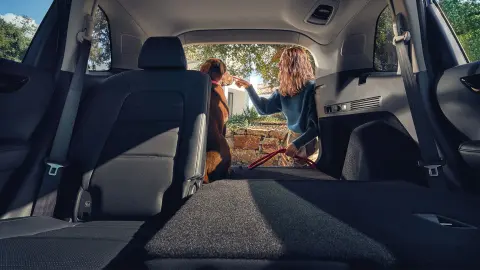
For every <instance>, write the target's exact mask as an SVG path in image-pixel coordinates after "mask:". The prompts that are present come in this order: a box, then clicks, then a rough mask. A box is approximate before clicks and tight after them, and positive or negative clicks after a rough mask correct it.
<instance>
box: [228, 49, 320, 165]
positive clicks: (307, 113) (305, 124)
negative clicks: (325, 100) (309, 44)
mask: <svg viewBox="0 0 480 270" xmlns="http://www.w3.org/2000/svg"><path fill="white" fill-rule="evenodd" d="M279 69H280V71H279V74H278V79H279V81H280V87H279V89H278V90H276V91H275V92H274V93H273V94H272V95H271V96H270V97H269V98H261V97H259V96H258V95H257V93H256V91H255V89H254V88H253V87H252V85H251V84H250V83H249V82H248V81H246V80H244V79H241V78H238V77H234V80H235V84H236V85H237V86H238V87H245V89H246V90H247V92H248V94H249V96H250V99H251V100H252V103H253V105H254V106H255V108H256V109H257V111H258V113H259V114H261V115H267V114H273V113H278V112H282V113H283V114H284V115H285V117H286V118H287V126H288V128H289V129H290V130H291V131H293V132H295V133H300V134H301V135H300V136H299V137H298V138H296V139H295V140H294V141H293V142H292V143H290V144H289V145H288V147H287V152H286V155H288V156H290V157H293V156H295V155H302V154H303V155H302V156H306V155H307V154H306V153H305V152H306V151H305V148H304V146H306V145H307V144H308V143H309V142H311V141H312V140H314V139H315V138H316V137H317V121H318V118H317V111H316V107H315V81H314V79H315V76H314V75H313V69H312V65H311V64H310V61H309V59H308V55H307V53H306V52H305V50H303V49H301V48H298V47H294V48H289V49H286V50H285V51H284V52H283V53H282V56H281V57H280V63H279ZM301 148H302V150H303V151H299V150H300V149H301ZM300 152H303V153H300Z"/></svg>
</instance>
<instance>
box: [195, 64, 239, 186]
mask: <svg viewBox="0 0 480 270" xmlns="http://www.w3.org/2000/svg"><path fill="white" fill-rule="evenodd" d="M200 71H201V72H203V73H206V74H208V75H209V76H210V78H211V79H212V92H211V96H210V111H209V120H208V138H207V162H206V175H205V178H204V183H209V182H212V181H215V180H219V179H225V178H227V177H228V172H229V169H230V165H231V160H232V156H231V154H230V147H229V146H228V143H227V139H226V138H225V134H226V130H227V127H226V122H227V120H228V102H227V98H226V97H225V94H224V91H223V88H222V85H229V84H232V83H233V78H232V76H230V74H228V73H227V68H226V66H225V64H224V63H223V61H222V60H220V59H216V58H211V59H208V60H207V61H206V62H205V63H204V64H202V66H201V67H200Z"/></svg>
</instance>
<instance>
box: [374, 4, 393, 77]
mask: <svg viewBox="0 0 480 270" xmlns="http://www.w3.org/2000/svg"><path fill="white" fill-rule="evenodd" d="M391 14H392V12H391V10H390V8H386V9H384V10H383V11H382V13H380V16H379V17H378V21H377V31H376V33H375V48H374V56H373V57H374V60H373V66H374V68H375V70H377V71H384V72H396V71H397V69H398V60H397V51H396V49H395V45H393V43H392V42H393V37H394V33H393V22H392V16H391Z"/></svg>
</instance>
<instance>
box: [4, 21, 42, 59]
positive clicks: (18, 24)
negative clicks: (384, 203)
mask: <svg viewBox="0 0 480 270" xmlns="http://www.w3.org/2000/svg"><path fill="white" fill-rule="evenodd" d="M36 31H37V27H36V26H35V25H34V24H33V20H32V19H31V18H29V17H26V16H21V17H19V18H17V19H16V21H15V22H13V23H10V22H6V21H5V20H3V19H2V18H0V58H4V59H9V60H13V61H17V62H21V61H22V60H23V57H24V56H25V53H26V52H27V50H28V46H30V42H31V41H32V38H33V35H35V32H36Z"/></svg>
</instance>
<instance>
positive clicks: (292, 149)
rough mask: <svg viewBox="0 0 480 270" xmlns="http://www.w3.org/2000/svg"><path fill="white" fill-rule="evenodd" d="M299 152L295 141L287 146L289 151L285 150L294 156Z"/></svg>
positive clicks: (288, 154)
mask: <svg viewBox="0 0 480 270" xmlns="http://www.w3.org/2000/svg"><path fill="white" fill-rule="evenodd" d="M297 152H298V149H297V147H296V146H295V145H294V144H293V143H291V144H289V145H288V146H287V151H286V152H285V155H287V156H289V157H291V158H293V157H295V155H297Z"/></svg>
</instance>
